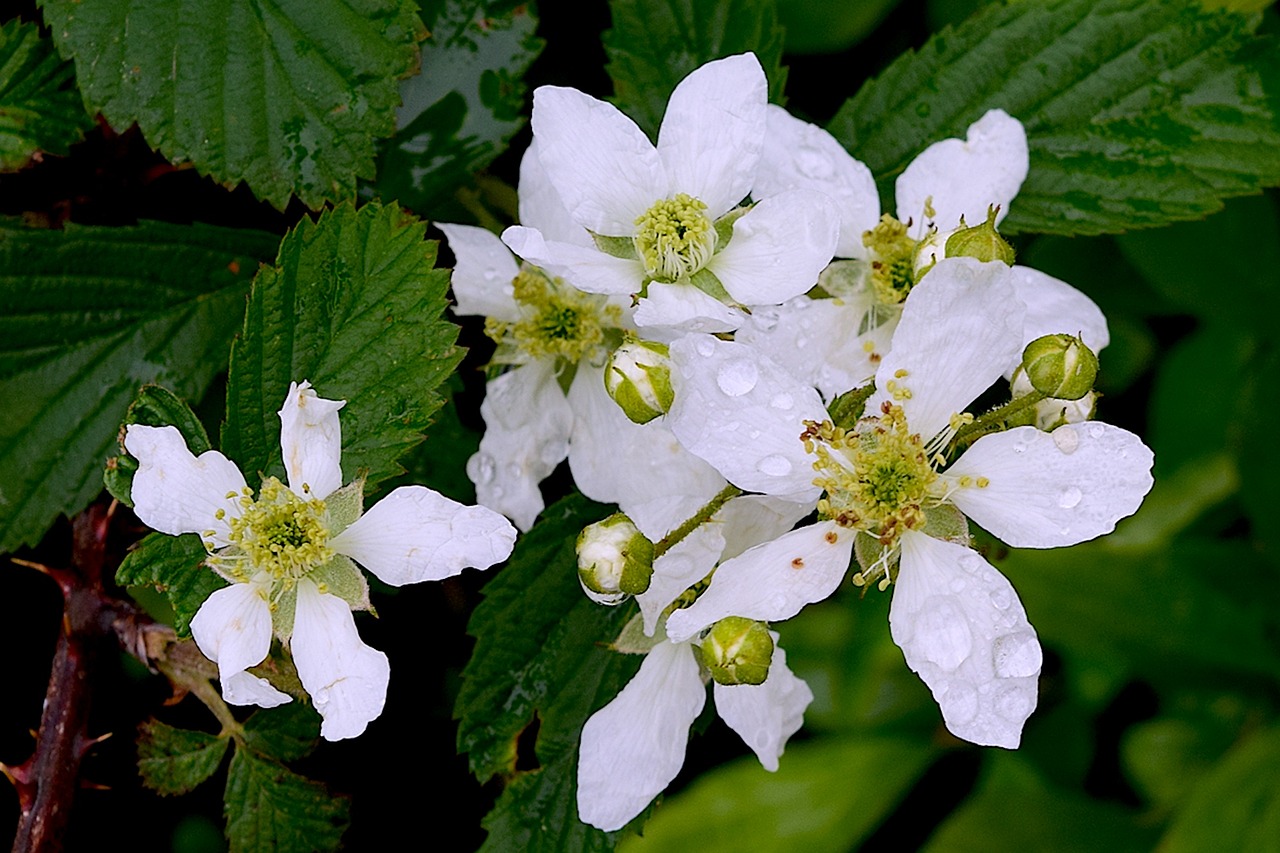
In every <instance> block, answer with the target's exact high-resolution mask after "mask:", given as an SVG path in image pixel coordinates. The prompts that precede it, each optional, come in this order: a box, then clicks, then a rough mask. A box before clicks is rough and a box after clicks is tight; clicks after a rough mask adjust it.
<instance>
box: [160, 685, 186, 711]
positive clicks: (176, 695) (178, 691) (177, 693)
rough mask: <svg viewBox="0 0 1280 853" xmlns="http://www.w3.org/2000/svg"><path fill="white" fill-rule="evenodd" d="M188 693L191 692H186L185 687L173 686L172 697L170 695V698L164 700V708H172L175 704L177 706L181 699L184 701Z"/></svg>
mask: <svg viewBox="0 0 1280 853" xmlns="http://www.w3.org/2000/svg"><path fill="white" fill-rule="evenodd" d="M190 692H191V691H190V690H188V689H187V688H185V687H179V686H178V685H176V684H174V685H173V695H172V696H170V697H169V698H168V699H166V700H164V706H165V707H166V708H169V707H172V706H174V705H177V704H178V703H179V702H181V701H182V700H183V699H186V698H187V694H188V693H190Z"/></svg>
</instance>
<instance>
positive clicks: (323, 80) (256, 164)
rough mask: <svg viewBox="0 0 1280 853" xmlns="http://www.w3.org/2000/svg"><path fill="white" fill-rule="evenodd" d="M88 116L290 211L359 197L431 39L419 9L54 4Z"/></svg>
mask: <svg viewBox="0 0 1280 853" xmlns="http://www.w3.org/2000/svg"><path fill="white" fill-rule="evenodd" d="M41 5H42V6H43V7H44V16H45V22H46V23H47V24H48V25H49V27H50V29H51V30H52V31H53V38H54V41H55V42H56V43H57V45H58V49H59V50H60V51H61V52H62V55H63V56H66V57H68V58H73V59H75V61H76V73H77V76H78V78H79V81H80V88H81V91H82V92H83V94H84V100H85V103H86V104H87V105H88V106H89V109H90V111H92V112H100V113H102V114H103V115H104V116H106V118H107V121H109V122H111V124H112V126H114V127H116V128H118V129H121V130H123V129H124V128H127V127H128V126H129V125H131V124H133V123H134V122H137V124H138V126H139V127H140V128H141V129H142V133H143V135H144V136H146V138H147V141H148V142H149V143H150V144H151V145H152V146H153V147H154V148H157V149H158V150H160V151H161V152H162V153H163V154H164V155H165V156H166V157H167V158H168V159H169V160H170V161H172V162H174V163H191V164H193V165H194V166H195V167H196V168H197V169H198V170H199V171H200V172H201V173H202V174H207V175H211V176H212V177H213V178H214V179H216V180H218V181H220V182H222V183H225V184H229V185H230V184H236V183H238V182H240V181H244V182H245V183H246V184H248V185H249V188H250V189H251V190H253V192H254V194H255V195H257V196H258V197H259V198H263V199H266V200H267V201H269V202H271V204H273V205H275V206H276V207H277V208H280V209H283V208H284V206H285V205H286V204H287V203H288V201H289V197H290V195H297V196H298V198H300V199H301V200H302V201H303V203H304V204H306V205H307V206H308V207H318V206H320V205H321V203H323V202H325V201H336V200H342V199H347V198H351V197H353V195H354V194H355V189H356V179H357V178H372V177H373V172H374V154H375V146H374V139H375V138H377V137H382V136H390V135H391V134H392V133H393V132H394V130H395V113H394V111H395V108H396V106H397V105H398V104H399V91H398V90H397V87H396V79H397V78H400V77H405V76H408V75H409V74H411V73H413V72H414V71H415V70H417V67H418V51H417V47H416V42H418V41H419V40H421V39H422V37H423V36H424V35H425V33H424V31H423V28H422V22H421V21H419V20H418V17H417V15H416V14H414V3H413V2H412V0H281V2H276V3H270V4H263V3H259V2H256V0H207V2H201V3H194V4H193V3H186V2H182V0H151V2H147V3H133V2H130V0H42V3H41Z"/></svg>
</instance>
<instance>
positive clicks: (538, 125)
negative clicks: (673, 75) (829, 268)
mask: <svg viewBox="0 0 1280 853" xmlns="http://www.w3.org/2000/svg"><path fill="white" fill-rule="evenodd" d="M766 97H767V83H766V80H765V76H764V71H763V69H761V67H760V63H759V62H758V61H757V60H756V58H755V56H754V55H752V54H740V55H737V56H730V57H727V58H725V59H720V60H717V61H714V62H709V63H707V64H706V65H703V66H702V67H701V68H698V69H697V70H695V71H694V72H693V73H691V74H690V75H689V76H688V77H686V78H685V79H684V80H682V81H681V82H680V84H679V85H678V86H677V87H676V89H675V91H674V92H673V93H672V95H671V99H670V101H669V102H668V104H667V112H666V116H665V117H664V119H663V123H662V128H661V130H660V132H659V134H658V144H657V146H656V147H655V146H654V145H653V144H652V143H651V142H650V141H649V139H648V138H647V137H646V136H645V134H644V132H643V131H641V130H640V128H639V127H637V126H636V124H635V123H634V122H633V121H631V119H629V118H627V117H626V116H625V115H623V114H622V113H621V112H619V111H618V110H617V109H616V108H615V107H613V106H612V105H610V104H607V103H605V102H603V101H599V100H596V99H595V98H592V97H590V96H588V95H585V94H583V93H582V92H579V91H577V90H576V89H568V88H561V87H555V86H543V87H540V88H539V89H538V90H537V91H535V92H534V105H533V119H532V122H533V132H534V139H535V140H536V141H537V143H538V152H539V159H540V161H541V163H542V165H543V167H544V168H545V169H546V172H547V176H548V178H549V179H550V181H551V183H552V185H553V186H554V187H555V190H556V192H557V194H558V195H559V197H560V198H561V199H562V200H563V202H564V204H565V207H566V208H567V209H568V212H569V215H570V217H571V218H572V219H573V221H574V222H576V223H577V224H578V225H579V226H581V227H582V228H584V229H586V230H587V231H588V232H590V233H591V234H592V235H593V236H594V238H595V241H596V245H593V246H582V245H578V244H573V243H569V242H565V241H562V240H558V239H557V238H555V237H554V236H552V235H548V234H546V233H543V232H540V231H539V230H537V229H536V228H529V227H517V228H510V229H508V230H507V231H506V233H504V234H503V239H504V241H505V242H506V243H507V245H509V246H510V247H511V248H512V250H513V251H515V253H516V254H518V255H520V256H521V257H522V258H524V259H525V260H526V261H529V262H531V263H534V264H537V265H538V266H539V267H542V268H543V269H545V270H547V271H548V272H550V273H551V274H553V275H557V276H561V277H563V278H564V279H565V280H567V281H569V282H571V283H572V284H574V285H576V286H577V287H579V288H581V289H582V290H586V291H590V292H593V293H608V294H622V295H631V294H641V295H642V297H643V298H642V299H641V300H640V305H639V307H638V309H637V312H636V323H637V324H638V325H640V326H665V327H670V328H672V329H677V330H707V331H727V330H731V329H733V328H736V327H737V326H738V325H739V324H740V323H741V322H742V320H743V319H744V317H745V315H744V314H743V313H742V312H741V311H739V310H738V309H737V308H736V307H731V305H729V304H726V303H736V304H738V305H773V304H778V303H781V302H783V301H785V300H787V299H790V298H791V297H793V296H796V295H799V294H801V293H804V292H805V291H807V290H808V289H809V288H810V287H811V286H812V285H813V284H814V282H815V281H816V280H817V276H818V273H819V271H821V269H822V268H823V267H824V266H825V265H826V264H827V262H828V261H829V260H830V259H831V256H832V252H833V250H834V248H835V241H836V237H837V230H838V226H837V223H836V221H835V218H834V212H833V211H832V209H831V204H830V202H829V201H827V199H826V197H825V196H824V195H822V194H821V193H817V192H813V191H811V190H800V191H795V192H785V193H779V194H776V195H770V196H763V195H757V196H756V202H757V203H756V204H755V205H754V206H752V207H750V208H748V209H745V212H743V210H741V209H738V210H735V209H736V208H738V205H739V204H740V203H741V202H742V201H743V199H744V198H746V197H747V195H748V193H750V192H751V190H752V186H753V184H754V183H755V178H756V174H755V173H756V165H757V163H758V162H759V159H760V152H761V147H762V146H763V144H764V134H765V103H766ZM726 217H727V218H726ZM527 224H528V223H526V226H527Z"/></svg>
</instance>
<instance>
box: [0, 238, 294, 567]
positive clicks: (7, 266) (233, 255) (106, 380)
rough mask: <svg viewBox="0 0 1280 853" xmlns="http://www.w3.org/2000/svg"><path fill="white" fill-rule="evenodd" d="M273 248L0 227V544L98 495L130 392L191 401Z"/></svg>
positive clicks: (260, 241) (38, 529)
mask: <svg viewBox="0 0 1280 853" xmlns="http://www.w3.org/2000/svg"><path fill="white" fill-rule="evenodd" d="M277 242H278V240H277V238H275V237H273V236H271V235H269V234H263V233H260V232H254V231H235V230H231V229H226V228H213V227H210V226H207V225H163V224H160V223H145V224H143V225H139V226H137V227H133V228H85V227H81V226H72V225H68V226H67V228H66V230H65V231H43V230H34V229H22V228H14V227H12V226H9V225H6V224H0V399H4V400H5V414H4V417H3V418H0V552H2V551H11V550H13V549H14V548H16V547H17V546H19V545H21V544H24V543H28V544H30V543H34V542H35V541H36V540H38V539H39V538H40V536H41V535H42V534H43V533H44V531H45V530H47V529H48V527H49V525H50V524H51V523H52V522H53V520H54V519H55V518H56V517H57V516H58V514H59V513H65V514H70V513H73V512H75V511H77V510H79V509H81V508H82V507H84V506H85V505H86V504H87V503H88V502H89V501H90V500H92V499H93V496H94V495H96V494H97V493H98V492H99V491H100V490H101V489H102V466H103V463H104V462H105V461H106V459H107V457H108V456H109V455H110V454H111V453H112V451H113V449H114V446H115V439H116V432H117V430H118V428H119V426H120V421H121V419H122V418H123V417H124V416H125V413H126V412H127V410H128V408H129V404H130V403H131V402H133V399H134V397H135V396H137V393H138V389H139V388H140V387H142V386H143V385H145V384H147V383H150V382H159V383H163V384H164V385H166V386H168V387H169V388H171V389H173V391H174V392H175V393H176V394H178V395H179V396H182V397H185V398H187V399H189V400H197V399H199V398H200V396H201V395H202V394H203V393H204V391H205V388H206V387H207V386H208V384H209V381H210V380H211V379H212V378H213V377H214V376H215V375H216V374H217V373H219V372H221V371H222V370H223V369H224V368H225V366H226V363H227V361H226V359H227V346H228V343H229V342H230V340H231V336H232V335H233V334H234V333H235V331H236V329H237V327H238V326H239V324H240V321H239V318H240V317H241V316H242V311H243V305H244V295H245V292H246V290H247V288H248V284H249V276H250V275H251V274H252V272H253V270H254V269H255V268H256V266H257V259H258V258H259V257H267V256H269V255H270V253H271V252H272V251H273V248H274V246H275V245H276V244H277Z"/></svg>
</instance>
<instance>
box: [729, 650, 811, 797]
mask: <svg viewBox="0 0 1280 853" xmlns="http://www.w3.org/2000/svg"><path fill="white" fill-rule="evenodd" d="M769 633H770V634H771V635H772V636H773V659H772V660H771V661H770V662H769V677H768V678H766V679H765V681H764V683H763V684H758V685H757V684H736V685H734V686H732V687H726V686H725V685H723V684H717V685H715V687H714V688H713V693H714V695H715V699H716V711H717V713H719V714H720V719H722V720H724V721H725V722H726V723H727V724H728V725H729V728H731V729H733V730H734V731H735V732H737V733H738V734H739V735H741V736H742V739H743V741H745V742H746V744H747V746H749V747H751V750H752V752H754V753H755V754H756V757H757V758H759V759H760V763H761V764H762V765H763V766H764V769H765V770H768V771H770V772H774V771H776V770H777V769H778V759H779V758H780V757H781V756H782V751H783V750H784V749H785V748H786V745H787V739H788V738H790V737H791V736H792V735H793V734H795V733H796V732H798V731H799V730H800V726H802V725H804V709H805V708H808V707H809V703H810V702H812V701H813V691H811V690H810V689H809V685H807V684H805V683H804V681H803V680H801V679H799V678H797V677H796V675H795V673H793V672H792V671H791V670H790V669H788V668H787V653H786V652H784V651H783V650H782V647H781V646H779V645H778V635H777V633H775V632H773V631H770V632H769Z"/></svg>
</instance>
